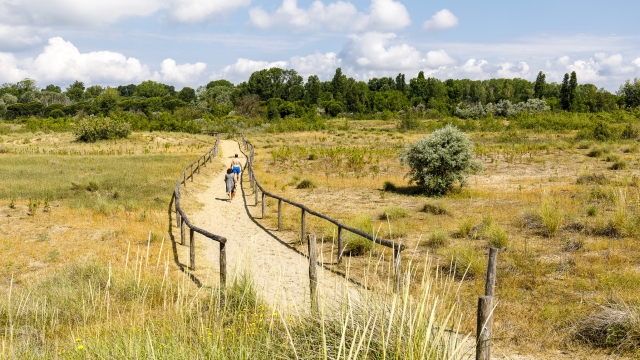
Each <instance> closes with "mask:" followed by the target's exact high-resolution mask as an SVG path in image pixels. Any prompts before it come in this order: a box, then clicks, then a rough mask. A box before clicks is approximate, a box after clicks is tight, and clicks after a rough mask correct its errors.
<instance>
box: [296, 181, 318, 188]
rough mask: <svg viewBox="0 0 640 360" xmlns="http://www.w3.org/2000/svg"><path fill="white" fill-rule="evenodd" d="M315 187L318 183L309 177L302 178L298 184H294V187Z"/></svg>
mask: <svg viewBox="0 0 640 360" xmlns="http://www.w3.org/2000/svg"><path fill="white" fill-rule="evenodd" d="M316 187H318V185H317V184H316V182H315V181H313V180H311V179H304V180H302V181H300V183H299V184H298V186H296V189H315V188H316Z"/></svg>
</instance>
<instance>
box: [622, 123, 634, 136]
mask: <svg viewBox="0 0 640 360" xmlns="http://www.w3.org/2000/svg"><path fill="white" fill-rule="evenodd" d="M620 136H621V137H622V138H623V139H636V138H638V129H636V128H635V127H634V126H633V125H631V123H628V124H627V126H625V128H624V130H622V134H620Z"/></svg>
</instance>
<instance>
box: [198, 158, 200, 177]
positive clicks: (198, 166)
mask: <svg viewBox="0 0 640 360" xmlns="http://www.w3.org/2000/svg"><path fill="white" fill-rule="evenodd" d="M198 174H200V158H198Z"/></svg>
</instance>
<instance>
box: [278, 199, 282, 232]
mask: <svg viewBox="0 0 640 360" xmlns="http://www.w3.org/2000/svg"><path fill="white" fill-rule="evenodd" d="M281 229H282V199H278V231H280V230H281Z"/></svg>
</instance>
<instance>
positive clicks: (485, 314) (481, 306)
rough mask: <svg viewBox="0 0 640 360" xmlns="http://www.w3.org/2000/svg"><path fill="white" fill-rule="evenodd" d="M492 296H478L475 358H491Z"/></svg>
mask: <svg viewBox="0 0 640 360" xmlns="http://www.w3.org/2000/svg"><path fill="white" fill-rule="evenodd" d="M492 307H493V297H492V296H480V297H479V298H478V324H477V328H476V360H490V359H491V321H492V317H493V316H492V310H493V309H492Z"/></svg>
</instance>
